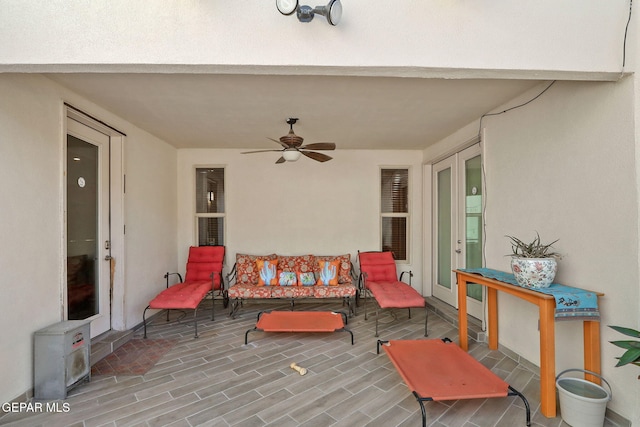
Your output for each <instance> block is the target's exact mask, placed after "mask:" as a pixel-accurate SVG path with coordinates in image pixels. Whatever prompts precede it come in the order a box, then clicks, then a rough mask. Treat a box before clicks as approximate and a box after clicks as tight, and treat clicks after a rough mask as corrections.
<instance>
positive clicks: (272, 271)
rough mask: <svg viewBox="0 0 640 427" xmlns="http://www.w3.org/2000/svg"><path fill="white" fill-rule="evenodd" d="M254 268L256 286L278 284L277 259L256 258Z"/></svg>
mask: <svg viewBox="0 0 640 427" xmlns="http://www.w3.org/2000/svg"><path fill="white" fill-rule="evenodd" d="M256 268H257V269H258V286H275V285H278V260H277V259H258V260H256Z"/></svg>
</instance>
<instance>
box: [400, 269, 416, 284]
mask: <svg viewBox="0 0 640 427" xmlns="http://www.w3.org/2000/svg"><path fill="white" fill-rule="evenodd" d="M404 273H408V274H409V284H411V278H412V277H413V272H411V270H409V271H403V272H402V273H400V281H402V276H404Z"/></svg>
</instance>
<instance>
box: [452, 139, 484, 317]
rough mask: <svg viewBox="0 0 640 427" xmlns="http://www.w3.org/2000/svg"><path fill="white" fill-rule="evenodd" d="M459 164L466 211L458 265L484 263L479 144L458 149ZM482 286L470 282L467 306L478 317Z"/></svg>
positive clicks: (480, 312) (469, 265)
mask: <svg viewBox="0 0 640 427" xmlns="http://www.w3.org/2000/svg"><path fill="white" fill-rule="evenodd" d="M458 164H459V166H460V171H461V172H462V173H463V176H461V177H460V182H461V183H462V184H463V186H462V188H460V189H459V191H460V194H461V195H462V198H463V199H462V200H461V201H460V203H461V206H463V210H464V212H460V220H461V223H460V224H459V229H460V231H461V240H462V241H463V242H464V245H463V246H462V252H463V255H464V264H463V265H461V266H460V267H459V268H477V267H482V266H483V265H484V260H483V250H482V242H483V235H482V232H483V226H482V224H483V221H482V213H483V212H482V158H481V156H480V148H479V147H478V146H473V147H471V148H468V149H466V150H464V151H462V152H461V153H458ZM483 289H484V288H483V287H482V286H480V285H476V284H472V283H470V284H468V286H467V309H468V312H469V314H471V315H472V316H474V317H476V318H480V319H481V318H482V317H483V312H482V311H483V308H484V307H483V304H482V302H483V299H484V295H483Z"/></svg>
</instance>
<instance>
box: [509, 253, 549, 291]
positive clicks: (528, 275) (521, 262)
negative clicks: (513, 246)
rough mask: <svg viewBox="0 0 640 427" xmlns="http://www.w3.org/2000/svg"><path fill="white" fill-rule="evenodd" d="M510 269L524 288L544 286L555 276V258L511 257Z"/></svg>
mask: <svg viewBox="0 0 640 427" xmlns="http://www.w3.org/2000/svg"><path fill="white" fill-rule="evenodd" d="M511 270H512V271H513V275H514V276H515V277H516V281H517V282H518V284H519V285H520V286H522V287H525V288H532V289H538V288H546V287H548V286H549V285H550V284H551V283H552V282H553V279H554V278H555V277H556V272H557V271H558V262H557V261H556V259H555V258H517V257H512V258H511Z"/></svg>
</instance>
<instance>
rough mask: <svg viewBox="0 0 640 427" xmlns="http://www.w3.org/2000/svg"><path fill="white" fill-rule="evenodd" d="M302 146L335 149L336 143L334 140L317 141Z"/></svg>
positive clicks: (310, 148) (305, 147)
mask: <svg viewBox="0 0 640 427" xmlns="http://www.w3.org/2000/svg"><path fill="white" fill-rule="evenodd" d="M300 148H301V149H306V150H335V149H336V144H334V143H333V142H316V143H313V144H307V145H305V146H303V147H300Z"/></svg>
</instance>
